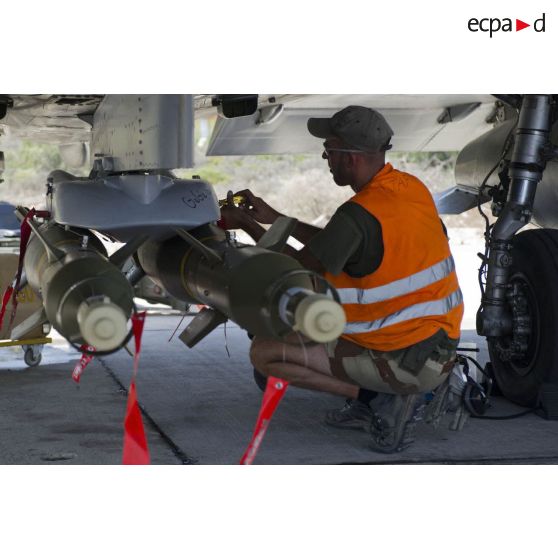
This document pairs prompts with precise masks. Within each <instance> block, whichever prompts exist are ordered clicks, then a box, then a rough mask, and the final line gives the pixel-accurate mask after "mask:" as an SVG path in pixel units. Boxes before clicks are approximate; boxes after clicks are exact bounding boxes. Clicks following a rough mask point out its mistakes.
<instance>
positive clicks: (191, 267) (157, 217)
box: [20, 172, 345, 351]
mask: <svg viewBox="0 0 558 558" xmlns="http://www.w3.org/2000/svg"><path fill="white" fill-rule="evenodd" d="M132 178H134V185H135V187H138V182H139V183H140V184H139V186H142V185H143V186H144V187H143V189H141V188H139V187H138V188H137V190H136V189H130V181H131V179H132ZM50 181H51V182H52V185H53V188H52V189H53V192H54V195H53V199H52V207H53V211H52V216H53V218H52V219H51V220H50V221H49V222H45V223H42V224H41V223H40V222H39V221H35V220H31V221H30V225H31V227H32V231H33V233H32V235H31V239H30V241H29V245H28V247H27V253H26V255H25V260H24V268H25V270H26V274H27V280H28V282H29V284H30V285H31V287H32V288H33V289H35V290H36V291H37V292H39V293H40V294H41V296H42V298H43V303H44V319H45V320H48V321H49V322H50V323H51V324H52V325H53V326H54V327H55V328H56V329H57V330H58V331H59V332H60V333H61V334H62V335H64V336H65V337H66V338H67V339H68V340H69V341H71V342H72V343H74V344H75V345H81V344H82V343H86V344H88V345H91V346H93V347H95V349H96V350H97V351H113V350H117V349H118V348H120V347H121V346H122V345H123V343H124V342H125V339H126V337H127V335H128V334H129V326H128V325H127V322H128V319H129V318H130V315H131V313H132V310H133V296H134V295H133V286H134V284H136V283H137V282H138V281H139V280H141V278H142V277H144V276H145V275H147V276H148V277H150V278H151V279H152V280H153V281H154V282H155V283H156V284H158V285H159V286H160V287H161V288H163V289H165V290H166V291H167V292H168V293H169V295H171V296H172V297H174V298H175V299H177V300H179V301H183V302H186V303H196V304H200V305H205V306H206V308H204V309H203V310H202V311H201V312H200V313H199V314H198V315H196V316H195V317H194V319H193V320H192V321H191V322H190V324H189V325H188V327H187V328H186V329H185V331H184V332H183V333H182V334H181V336H180V338H181V339H182V341H183V342H184V343H185V344H186V345H187V346H189V347H193V346H194V345H195V344H196V343H197V342H198V341H199V340H200V339H202V338H203V337H205V336H206V335H207V334H208V333H210V332H211V331H212V330H213V329H215V327H217V326H218V325H219V324H221V323H224V322H225V321H227V319H231V320H232V321H234V322H235V323H237V324H238V325H240V326H241V327H242V328H245V329H246V330H247V331H248V332H249V333H251V334H254V335H261V336H265V337H273V338H278V339H280V338H284V337H285V336H286V335H288V334H289V333H290V332H293V331H295V332H298V333H300V334H302V335H304V336H305V337H307V338H309V339H311V340H313V341H316V342H327V341H331V340H333V339H335V338H337V337H338V336H339V335H340V334H341V333H342V331H343V329H344V326H345V314H344V311H343V309H342V307H341V305H340V304H339V303H338V301H337V300H336V299H335V297H336V294H335V292H334V291H333V289H331V288H330V287H329V286H328V285H327V283H326V282H325V280H324V279H323V278H320V277H319V276H317V275H316V274H313V273H312V272H310V271H308V270H305V269H304V268H303V267H302V266H301V265H300V264H299V263H298V262H297V261H296V260H294V259H293V258H291V257H289V256H287V255H285V254H282V253H281V250H282V249H283V247H284V246H285V244H286V241H287V239H288V237H289V234H290V232H292V229H293V227H294V225H295V224H296V220H294V219H289V218H286V217H285V218H280V219H279V220H278V221H277V222H276V223H275V224H274V225H273V226H272V227H271V228H270V229H269V230H268V231H267V233H266V234H265V235H264V236H263V237H262V239H261V240H260V242H259V243H258V244H257V245H256V246H250V245H243V244H241V243H238V242H236V241H235V240H233V239H232V238H231V236H230V235H229V234H228V233H225V231H223V230H221V229H220V228H219V227H217V226H216V225H215V224H214V223H215V222H216V221H217V220H218V219H219V217H220V211H219V204H218V200H217V198H216V196H215V194H214V193H213V190H212V188H211V186H210V185H209V184H207V183H205V182H203V181H201V180H180V179H177V178H175V177H174V176H172V175H171V174H170V173H167V175H165V176H161V175H155V176H153V175H145V176H144V175H140V176H136V177H130V175H125V176H111V175H109V176H102V177H97V178H93V179H76V178H75V177H72V176H71V175H68V174H67V173H62V172H55V173H52V174H51V176H50ZM161 182H162V183H163V186H164V187H163V188H160V185H161ZM137 191H140V192H144V193H145V192H147V194H146V195H147V196H148V197H149V198H150V200H149V203H148V204H147V203H144V201H145V200H143V199H141V198H140V199H139V200H138V195H137V193H136V192H137ZM115 197H118V198H119V200H118V201H119V205H120V206H121V205H122V204H123V203H124V204H126V206H127V209H126V211H119V213H118V216H116V215H114V214H111V213H110V211H111V210H110V208H111V206H112V205H113V203H112V202H113V201H114V198H115ZM114 205H117V204H116V203H115V204H114ZM146 206H149V207H146ZM163 209H164V211H163ZM20 218H23V213H22V214H21V215H20ZM79 222H81V223H83V222H87V224H88V226H89V227H91V228H90V229H89V228H83V227H78V226H77V225H76V224H75V223H79ZM162 223H163V224H162ZM93 231H98V232H101V233H104V234H110V235H111V236H112V237H113V238H115V239H118V240H122V241H127V243H125V244H124V246H123V247H122V248H121V249H120V250H118V251H117V252H115V253H114V254H113V255H111V256H110V258H109V257H108V255H107V252H106V249H105V247H104V246H103V243H102V242H101V241H100V240H99V238H98V237H97V236H96V235H95V233H94V232H93ZM130 257H133V260H134V264H133V265H132V267H130V266H129V265H125V264H126V263H127V261H128V260H129V258H130ZM123 269H126V272H125V273H124V272H123V271H122V270H123Z"/></svg>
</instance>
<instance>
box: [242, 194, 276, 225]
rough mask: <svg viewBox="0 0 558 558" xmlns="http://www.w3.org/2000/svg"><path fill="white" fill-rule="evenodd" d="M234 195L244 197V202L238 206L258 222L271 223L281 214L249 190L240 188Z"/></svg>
mask: <svg viewBox="0 0 558 558" xmlns="http://www.w3.org/2000/svg"><path fill="white" fill-rule="evenodd" d="M234 195H235V196H242V197H243V198H244V202H243V203H241V204H240V208H241V209H242V211H244V212H245V213H246V215H248V216H249V217H251V218H252V219H254V221H257V222H258V223H263V224H264V225H271V224H273V223H274V222H275V220H276V219H277V217H280V216H281V213H279V212H278V211H276V210H275V209H273V207H271V206H270V205H268V204H267V203H265V202H264V201H263V200H262V198H258V197H257V196H255V195H254V194H253V193H252V192H251V191H250V190H241V191H240V192H236V193H235V194H234Z"/></svg>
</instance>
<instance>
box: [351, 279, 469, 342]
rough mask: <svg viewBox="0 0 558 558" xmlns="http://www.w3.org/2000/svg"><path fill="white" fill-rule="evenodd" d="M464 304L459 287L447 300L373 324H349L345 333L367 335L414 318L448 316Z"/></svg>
mask: <svg viewBox="0 0 558 558" xmlns="http://www.w3.org/2000/svg"><path fill="white" fill-rule="evenodd" d="M462 303H463V295H462V294H461V289H459V287H458V288H457V290H456V291H454V292H453V293H451V294H450V295H449V296H447V297H446V298H442V299H440V300H432V301H428V302H421V303H419V304H414V305H413V306H408V307H407V308H403V309H402V310H399V312H394V313H393V314H391V315H390V316H386V317H385V318H381V319H379V320H373V321H371V322H349V323H347V325H346V327H345V330H344V333H347V334H350V333H366V332H368V331H376V330H378V329H382V328H384V327H388V326H391V325H395V324H398V323H400V322H404V321H406V320H412V319H414V318H424V317H426V316H440V315H443V314H447V313H448V312H450V311H451V310H452V309H453V308H455V307H456V306H459V305H460V304H462Z"/></svg>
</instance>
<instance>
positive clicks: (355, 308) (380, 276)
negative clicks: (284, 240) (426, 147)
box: [325, 163, 463, 351]
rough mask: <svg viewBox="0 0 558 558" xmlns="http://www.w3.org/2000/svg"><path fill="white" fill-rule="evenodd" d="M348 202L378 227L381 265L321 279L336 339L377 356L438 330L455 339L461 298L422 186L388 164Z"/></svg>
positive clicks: (432, 207)
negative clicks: (331, 290)
mask: <svg viewBox="0 0 558 558" xmlns="http://www.w3.org/2000/svg"><path fill="white" fill-rule="evenodd" d="M350 201H352V202H355V203H358V204H359V205H361V206H362V207H363V208H364V209H366V210H367V211H368V212H369V213H371V214H372V215H374V217H376V219H378V221H379V222H380V225H381V227H382V237H383V243H384V257H383V259H382V262H381V264H380V267H379V268H378V269H377V270H376V271H374V272H373V273H370V274H369V275H366V276H364V277H360V278H355V277H351V276H349V275H347V274H346V273H340V274H339V275H332V274H331V273H326V274H325V277H326V279H327V280H328V281H329V282H330V283H331V284H332V285H333V286H334V287H335V288H336V289H337V291H338V293H339V296H340V298H341V303H342V304H343V309H344V310H345V314H346V316H347V325H346V327H345V330H344V333H343V335H342V337H344V338H346V339H348V340H350V341H352V342H354V343H357V344H358V345H361V346H363V347H367V348H369V349H375V350H378V351H394V350H397V349H402V348H404V347H408V346H410V345H414V344H415V343H418V342H419V341H423V340H424V339H428V338H429V337H431V336H432V335H434V334H435V333H436V332H437V331H438V330H439V329H440V328H442V329H444V330H445V331H446V332H447V334H448V336H449V337H450V338H452V339H458V338H459V335H460V325H461V319H462V317H463V297H462V294H461V290H460V289H459V284H458V282H457V275H456V273H455V264H454V262H453V258H452V256H451V252H450V249H449V245H448V240H447V238H446V236H445V234H444V231H443V229H442V225H441V223H440V218H439V217H438V212H437V211H436V206H435V205H434V200H433V199H432V196H431V195H430V192H429V191H428V189H427V188H426V186H425V185H424V184H423V183H422V182H421V181H420V180H419V179H418V178H416V177H414V176H412V175H410V174H407V173H404V172H400V171H398V170H395V169H394V168H393V167H392V166H391V165H390V164H389V163H388V164H386V165H385V166H384V167H383V168H382V169H381V170H380V172H379V173H378V174H376V176H374V178H373V179H372V180H371V181H370V182H369V183H368V184H367V185H366V186H365V187H364V188H363V189H362V190H361V191H360V192H358V193H357V194H356V195H355V196H353V197H352V198H351V200H350Z"/></svg>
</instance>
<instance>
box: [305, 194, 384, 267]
mask: <svg viewBox="0 0 558 558" xmlns="http://www.w3.org/2000/svg"><path fill="white" fill-rule="evenodd" d="M308 249H309V250H310V251H311V252H312V254H313V255H314V256H315V257H316V258H317V259H318V260H319V261H320V262H321V263H322V265H323V266H324V267H325V269H326V270H327V271H329V272H330V273H332V274H333V275H338V274H339V273H341V272H342V271H344V272H345V273H347V274H348V275H350V276H351V277H364V276H365V275H369V274H370V273H372V272H374V271H375V270H376V269H378V267H379V266H380V263H381V262H382V258H383V255H384V245H383V240H382V227H381V225H380V222H379V221H378V220H377V219H376V218H375V217H374V216H373V215H372V214H370V213H369V212H368V211H366V210H365V209H364V208H363V207H362V206H360V205H359V204H357V203H353V202H346V203H344V204H343V205H342V206H340V207H339V209H338V210H337V211H336V212H335V213H334V215H333V217H332V218H331V220H330V221H329V223H328V224H327V225H326V227H325V228H324V229H323V230H322V231H321V232H319V233H318V234H317V235H316V236H314V237H313V238H312V240H311V241H310V242H309V243H308Z"/></svg>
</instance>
